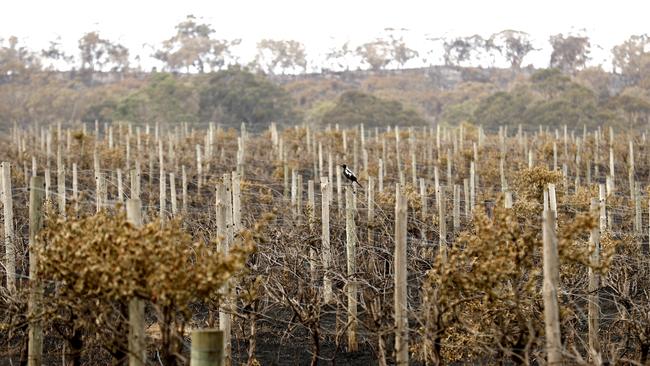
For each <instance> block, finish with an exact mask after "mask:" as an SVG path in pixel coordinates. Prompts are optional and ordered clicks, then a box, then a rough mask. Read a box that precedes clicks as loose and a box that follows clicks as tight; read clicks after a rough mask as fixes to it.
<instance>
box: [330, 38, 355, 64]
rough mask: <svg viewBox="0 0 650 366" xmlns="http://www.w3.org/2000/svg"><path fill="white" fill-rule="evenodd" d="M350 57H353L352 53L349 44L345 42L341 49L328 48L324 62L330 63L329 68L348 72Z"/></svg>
mask: <svg viewBox="0 0 650 366" xmlns="http://www.w3.org/2000/svg"><path fill="white" fill-rule="evenodd" d="M351 56H354V51H353V50H352V49H351V48H350V42H345V43H343V45H342V46H341V47H332V48H330V50H329V51H328V52H327V53H326V54H325V60H327V61H328V62H329V63H330V64H329V67H332V66H333V68H337V69H341V70H349V69H350V57H351Z"/></svg>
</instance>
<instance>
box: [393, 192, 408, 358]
mask: <svg viewBox="0 0 650 366" xmlns="http://www.w3.org/2000/svg"><path fill="white" fill-rule="evenodd" d="M407 205H408V202H407V200H406V197H405V196H404V193H403V192H402V190H401V189H400V186H399V185H395V264H394V267H393V268H394V269H395V362H396V365H398V366H406V365H408V363H409V354H408V314H407V306H408V304H407V282H406V280H407V262H406V226H407V215H406V214H407V209H408V207H407Z"/></svg>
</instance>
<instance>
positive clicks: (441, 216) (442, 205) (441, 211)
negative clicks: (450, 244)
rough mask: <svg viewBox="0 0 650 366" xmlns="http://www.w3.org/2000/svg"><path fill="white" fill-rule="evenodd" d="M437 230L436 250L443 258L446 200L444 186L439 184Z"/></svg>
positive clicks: (444, 253) (445, 257) (445, 237)
mask: <svg viewBox="0 0 650 366" xmlns="http://www.w3.org/2000/svg"><path fill="white" fill-rule="evenodd" d="M438 198H439V201H438V232H439V239H440V240H439V243H438V246H439V247H438V250H439V251H440V253H441V256H442V258H443V260H446V259H447V216H446V215H447V202H446V199H445V187H443V186H440V189H439V193H438Z"/></svg>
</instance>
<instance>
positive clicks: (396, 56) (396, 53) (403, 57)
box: [387, 28, 419, 67]
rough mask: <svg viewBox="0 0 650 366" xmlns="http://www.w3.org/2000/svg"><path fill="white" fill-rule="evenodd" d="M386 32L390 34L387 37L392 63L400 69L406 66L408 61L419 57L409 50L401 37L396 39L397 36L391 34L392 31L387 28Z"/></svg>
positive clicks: (416, 53)
mask: <svg viewBox="0 0 650 366" xmlns="http://www.w3.org/2000/svg"><path fill="white" fill-rule="evenodd" d="M387 30H388V31H390V32H391V34H390V35H389V38H390V45H391V47H392V48H391V56H392V58H393V61H395V62H396V63H397V64H398V65H399V66H400V67H404V64H406V63H407V62H408V61H409V60H411V59H413V58H416V57H418V56H419V53H418V51H416V50H414V49H412V48H410V47H409V46H408V45H407V44H406V42H405V41H404V38H403V37H402V36H399V38H398V37H397V35H395V34H393V33H392V32H393V31H394V30H393V29H390V28H389V29H387ZM403 30H405V29H403Z"/></svg>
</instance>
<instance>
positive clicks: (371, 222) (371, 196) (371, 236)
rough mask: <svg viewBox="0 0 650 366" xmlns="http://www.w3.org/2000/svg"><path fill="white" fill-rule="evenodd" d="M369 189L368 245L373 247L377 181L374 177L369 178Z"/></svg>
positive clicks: (367, 192)
mask: <svg viewBox="0 0 650 366" xmlns="http://www.w3.org/2000/svg"><path fill="white" fill-rule="evenodd" d="M367 185H368V188H367V191H366V195H367V198H368V245H369V246H370V247H372V246H373V245H374V242H375V231H374V221H375V181H374V179H372V177H368V184H367Z"/></svg>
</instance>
